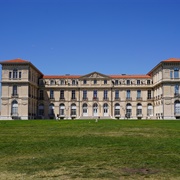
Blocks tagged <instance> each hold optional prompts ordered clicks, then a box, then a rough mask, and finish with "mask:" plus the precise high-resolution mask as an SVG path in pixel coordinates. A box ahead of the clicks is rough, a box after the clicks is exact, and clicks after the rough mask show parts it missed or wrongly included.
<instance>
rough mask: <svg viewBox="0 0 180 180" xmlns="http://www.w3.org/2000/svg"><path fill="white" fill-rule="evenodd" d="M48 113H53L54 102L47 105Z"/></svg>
mask: <svg viewBox="0 0 180 180" xmlns="http://www.w3.org/2000/svg"><path fill="white" fill-rule="evenodd" d="M49 115H51V116H52V115H54V104H53V103H51V104H50V105H49Z"/></svg>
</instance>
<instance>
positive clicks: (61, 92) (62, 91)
mask: <svg viewBox="0 0 180 180" xmlns="http://www.w3.org/2000/svg"><path fill="white" fill-rule="evenodd" d="M60 99H64V90H60Z"/></svg>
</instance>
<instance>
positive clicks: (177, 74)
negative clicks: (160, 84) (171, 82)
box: [174, 68, 179, 78]
mask: <svg viewBox="0 0 180 180" xmlns="http://www.w3.org/2000/svg"><path fill="white" fill-rule="evenodd" d="M174 78H179V68H174Z"/></svg>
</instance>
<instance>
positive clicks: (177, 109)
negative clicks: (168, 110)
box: [174, 100, 180, 116]
mask: <svg viewBox="0 0 180 180" xmlns="http://www.w3.org/2000/svg"><path fill="white" fill-rule="evenodd" d="M174 114H175V115H176V116H177V115H178V116H180V101H179V100H176V101H175V102H174Z"/></svg>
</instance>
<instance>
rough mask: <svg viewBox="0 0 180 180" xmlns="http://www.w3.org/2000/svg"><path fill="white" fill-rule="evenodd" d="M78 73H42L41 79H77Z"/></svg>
mask: <svg viewBox="0 0 180 180" xmlns="http://www.w3.org/2000/svg"><path fill="white" fill-rule="evenodd" d="M80 77H81V76H79V75H44V76H43V79H77V78H80Z"/></svg>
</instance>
